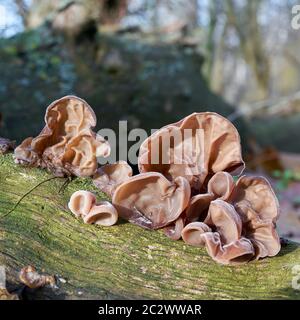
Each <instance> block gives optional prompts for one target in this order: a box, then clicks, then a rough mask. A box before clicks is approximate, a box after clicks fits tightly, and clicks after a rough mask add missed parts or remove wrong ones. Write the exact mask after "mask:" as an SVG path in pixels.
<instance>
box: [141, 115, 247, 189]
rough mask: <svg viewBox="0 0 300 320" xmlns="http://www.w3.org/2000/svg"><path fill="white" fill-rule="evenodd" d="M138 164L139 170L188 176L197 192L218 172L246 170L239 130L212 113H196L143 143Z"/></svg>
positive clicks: (161, 130) (170, 175) (158, 132)
mask: <svg viewBox="0 0 300 320" xmlns="http://www.w3.org/2000/svg"><path fill="white" fill-rule="evenodd" d="M138 163H139V169H140V172H150V171H155V172H160V173H162V174H163V175H165V176H166V177H167V178H168V179H170V180H173V179H175V178H177V177H179V176H181V177H185V178H186V179H187V180H188V181H189V183H190V185H191V187H192V189H193V190H194V191H196V192H199V191H200V189H202V190H205V188H206V184H207V182H208V180H209V179H210V177H211V176H212V175H214V174H215V173H217V172H219V171H226V172H228V173H230V174H232V175H239V174H241V173H242V171H243V170H244V162H243V159H242V155H241V144H240V136H239V133H238V131H237V130H236V128H235V127H234V125H233V124H232V123H231V122H230V121H229V120H227V119H226V118H224V117H222V116H220V115H219V114H217V113H213V112H203V113H193V114H191V115H189V116H187V117H185V118H184V119H182V120H181V121H179V122H177V123H174V124H170V125H167V126H165V127H163V128H161V129H160V130H158V131H156V132H155V133H154V134H152V135H151V136H150V137H149V138H148V139H146V140H145V141H144V142H143V144H142V145H141V147H140V152H139V159H138Z"/></svg>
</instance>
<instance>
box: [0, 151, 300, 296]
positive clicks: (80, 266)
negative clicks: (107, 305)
mask: <svg viewBox="0 0 300 320" xmlns="http://www.w3.org/2000/svg"><path fill="white" fill-rule="evenodd" d="M0 168H1V170H0V215H1V217H0V265H4V266H5V267H6V271H7V281H8V288H13V287H14V288H16V287H17V286H18V283H19V282H18V278H17V272H18V271H19V270H20V269H21V268H22V267H24V266H26V265H34V266H35V267H36V268H37V269H38V270H44V271H45V272H46V273H48V274H55V275H57V278H58V279H65V280H66V281H63V280H60V281H59V280H58V288H57V289H49V288H43V289H40V290H37V291H33V292H31V295H32V296H31V298H52V299H53V298H58V299H76V298H78V299H82V298H94V299H109V298H149V299H151V298H157V299H160V298H164V299H268V298H279V299H283V298H294V299H296V298H299V297H300V294H299V293H300V291H297V290H294V289H293V288H292V280H293V277H294V278H295V277H296V276H295V275H294V274H293V266H294V265H296V264H300V248H299V245H298V244H296V243H291V242H289V243H287V244H286V245H284V246H283V248H282V251H281V252H280V254H279V255H278V256H277V257H274V258H268V259H264V260H261V261H257V262H251V263H249V264H247V265H243V266H234V267H228V266H222V265H219V264H217V263H215V262H214V261H212V260H211V258H210V257H209V256H208V255H207V253H206V251H205V249H199V248H195V247H191V246H187V245H185V244H184V243H183V242H182V241H172V240H170V239H168V238H166V237H165V236H164V234H163V233H162V232H160V231H147V230H144V229H142V228H139V227H137V226H135V225H132V224H129V223H125V222H121V221H120V222H119V223H118V224H117V225H116V226H113V227H106V228H105V227H99V226H95V225H87V224H84V223H83V222H82V220H81V219H77V218H76V217H75V216H73V215H72V214H71V213H70V212H69V211H68V210H67V202H68V199H69V197H70V195H71V193H72V192H74V191H76V190H78V189H88V190H94V191H96V189H95V188H94V187H93V186H92V184H91V181H90V179H78V178H77V179H74V180H72V181H70V182H69V183H68V184H66V183H65V182H66V180H65V179H62V178H57V179H53V178H52V180H49V178H51V175H49V174H48V173H46V172H45V171H43V170H39V169H30V168H24V167H21V166H18V165H15V164H14V163H13V161H12V156H11V155H5V156H0ZM47 179H48V180H47ZM43 181H44V182H43ZM42 182H43V183H42ZM64 184H65V186H64ZM63 186H64V187H65V188H63ZM34 187H36V188H35V189H34V190H32V189H33V188H34ZM30 190H31V191H30ZM24 195H26V196H25V197H23V199H22V200H21V201H20V198H22V196H24ZM97 195H98V197H99V199H100V198H103V195H101V193H99V192H97ZM294 280H295V279H294Z"/></svg>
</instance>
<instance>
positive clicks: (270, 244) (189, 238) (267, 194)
mask: <svg viewBox="0 0 300 320" xmlns="http://www.w3.org/2000/svg"><path fill="white" fill-rule="evenodd" d="M186 215H187V221H189V222H191V223H189V224H187V225H186V227H185V228H184V229H183V231H182V238H183V240H184V241H185V242H187V243H188V244H191V245H196V246H204V245H205V246H206V248H207V251H208V253H209V254H210V255H211V256H212V258H213V259H215V260H216V261H218V262H220V263H223V264H229V263H237V262H238V263H241V262H246V261H247V259H258V258H264V257H267V256H274V255H276V254H277V253H278V252H279V251H280V240H279V237H278V235H277V232H276V221H277V219H278V216H279V207H278V201H277V198H276V196H275V194H274V192H273V190H272V188H271V186H270V184H269V183H268V181H267V180H266V179H265V178H263V177H252V176H249V177H248V176H243V177H241V178H239V180H238V181H237V183H236V184H234V183H233V179H232V178H231V177H229V176H228V174H227V173H224V172H223V173H222V172H219V173H217V174H216V175H215V176H214V177H212V179H211V180H210V181H209V184H208V193H207V194H202V195H197V196H194V197H192V199H191V201H190V204H189V206H188V208H187V210H186ZM226 217H227V218H226ZM204 225H205V226H207V227H209V228H210V230H208V229H205V228H206V227H204ZM204 229H205V231H203V230H204ZM212 230H213V231H212ZM249 243H250V244H251V246H252V253H251V252H250V251H251V250H250V245H249Z"/></svg>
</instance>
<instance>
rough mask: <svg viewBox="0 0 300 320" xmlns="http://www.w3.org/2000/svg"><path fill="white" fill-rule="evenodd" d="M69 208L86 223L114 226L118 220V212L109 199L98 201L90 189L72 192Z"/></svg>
mask: <svg viewBox="0 0 300 320" xmlns="http://www.w3.org/2000/svg"><path fill="white" fill-rule="evenodd" d="M68 206H69V209H70V210H71V212H72V213H74V214H75V215H76V216H77V217H81V218H83V221H84V222H85V223H89V224H93V223H94V224H99V225H102V226H112V225H114V224H115V223H116V222H117V221H118V212H117V210H116V209H115V207H114V206H113V205H112V204H111V203H109V202H108V201H100V202H98V203H96V196H95V195H94V194H93V193H92V192H89V191H85V190H79V191H76V192H74V193H73V194H72V196H71V198H70V201H69V204H68Z"/></svg>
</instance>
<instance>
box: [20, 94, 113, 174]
mask: <svg viewBox="0 0 300 320" xmlns="http://www.w3.org/2000/svg"><path fill="white" fill-rule="evenodd" d="M45 123H46V126H45V127H44V129H43V130H42V131H41V133H40V134H39V135H38V136H37V137H35V138H32V137H30V138H27V139H25V140H24V141H23V142H22V143H21V144H20V145H19V146H18V147H17V148H16V149H15V153H14V157H15V162H16V163H20V164H23V165H28V166H35V167H42V168H47V169H49V170H50V171H52V172H53V174H54V175H56V176H64V175H75V176H80V177H82V176H91V175H93V174H94V173H95V172H96V170H97V167H98V165H97V157H100V156H101V157H107V156H108V155H109V154H110V146H109V144H108V142H107V141H105V139H104V138H103V137H101V136H100V135H97V134H96V133H94V132H93V131H92V128H93V127H95V126H96V116H95V113H94V111H93V109H92V108H91V107H90V106H89V105H88V104H87V102H85V101H84V100H82V99H80V98H78V97H75V96H66V97H63V98H61V99H59V100H56V101H54V102H53V103H52V104H50V106H49V107H48V108H47V110H46V115H45Z"/></svg>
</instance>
